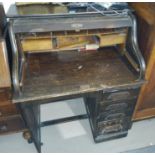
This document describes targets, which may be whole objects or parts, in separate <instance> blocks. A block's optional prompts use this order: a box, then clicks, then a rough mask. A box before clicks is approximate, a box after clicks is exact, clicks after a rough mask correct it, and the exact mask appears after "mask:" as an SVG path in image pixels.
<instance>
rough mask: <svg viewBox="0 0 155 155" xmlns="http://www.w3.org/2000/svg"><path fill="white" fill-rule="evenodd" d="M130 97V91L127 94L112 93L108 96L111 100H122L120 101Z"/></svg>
mask: <svg viewBox="0 0 155 155" xmlns="http://www.w3.org/2000/svg"><path fill="white" fill-rule="evenodd" d="M129 96H130V93H129V92H128V91H125V92H117V93H112V94H110V95H109V96H108V99H109V100H120V99H125V98H127V97H129Z"/></svg>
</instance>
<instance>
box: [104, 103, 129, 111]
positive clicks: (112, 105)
mask: <svg viewBox="0 0 155 155" xmlns="http://www.w3.org/2000/svg"><path fill="white" fill-rule="evenodd" d="M127 107H128V105H127V103H117V104H111V105H109V106H107V107H106V109H105V110H114V109H118V108H120V109H126V108H127Z"/></svg>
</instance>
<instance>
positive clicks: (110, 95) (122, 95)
mask: <svg viewBox="0 0 155 155" xmlns="http://www.w3.org/2000/svg"><path fill="white" fill-rule="evenodd" d="M138 94H139V88H136V89H126V90H118V91H117V90H116V91H113V92H105V93H103V95H102V101H103V102H104V101H120V100H126V99H133V98H137V96H138Z"/></svg>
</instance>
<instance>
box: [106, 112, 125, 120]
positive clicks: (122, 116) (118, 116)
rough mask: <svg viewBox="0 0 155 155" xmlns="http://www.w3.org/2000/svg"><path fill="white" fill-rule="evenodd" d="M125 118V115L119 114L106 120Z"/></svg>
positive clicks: (112, 115) (109, 116)
mask: <svg viewBox="0 0 155 155" xmlns="http://www.w3.org/2000/svg"><path fill="white" fill-rule="evenodd" d="M124 117H125V114H124V113H117V114H111V115H108V116H107V117H106V118H105V120H113V119H123V118H124Z"/></svg>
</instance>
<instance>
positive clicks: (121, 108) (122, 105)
mask: <svg viewBox="0 0 155 155" xmlns="http://www.w3.org/2000/svg"><path fill="white" fill-rule="evenodd" d="M136 101H137V100H136V99H133V100H124V101H115V102H100V104H99V114H103V113H110V112H113V113H117V112H120V113H121V112H124V113H125V114H126V115H128V116H129V115H132V112H133V110H134V107H135V104H136Z"/></svg>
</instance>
